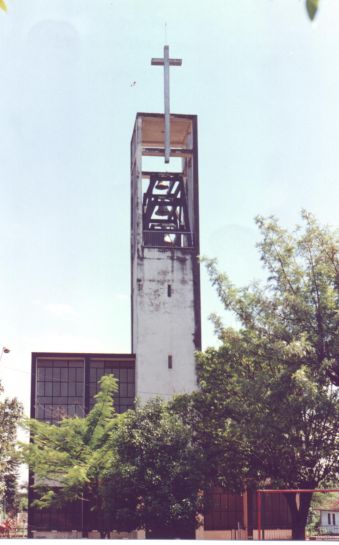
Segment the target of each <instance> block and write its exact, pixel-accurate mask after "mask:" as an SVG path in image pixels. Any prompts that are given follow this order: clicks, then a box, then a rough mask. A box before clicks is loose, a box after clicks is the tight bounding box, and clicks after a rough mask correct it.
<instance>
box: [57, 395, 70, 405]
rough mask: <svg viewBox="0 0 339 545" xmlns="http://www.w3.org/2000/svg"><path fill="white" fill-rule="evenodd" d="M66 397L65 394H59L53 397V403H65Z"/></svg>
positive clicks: (66, 401)
mask: <svg viewBox="0 0 339 545" xmlns="http://www.w3.org/2000/svg"><path fill="white" fill-rule="evenodd" d="M67 403H68V398H67V397H66V396H63V397H61V396H59V397H54V398H53V405H67Z"/></svg>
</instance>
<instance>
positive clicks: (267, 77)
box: [0, 0, 339, 410]
mask: <svg viewBox="0 0 339 545" xmlns="http://www.w3.org/2000/svg"><path fill="white" fill-rule="evenodd" d="M7 4H8V13H7V14H5V13H3V12H0V52H1V61H0V81H1V87H0V120H1V122H0V184H1V198H0V232H1V235H2V236H1V244H0V260H1V268H0V347H1V346H2V345H6V346H9V348H11V353H10V354H7V355H4V357H3V359H2V362H1V364H0V379H1V380H2V381H3V384H4V385H5V387H6V391H7V393H8V394H9V395H15V394H16V395H18V397H19V398H20V399H21V400H22V401H24V403H25V406H26V409H27V410H28V402H29V389H30V384H29V380H30V354H31V352H32V351H41V350H46V351H67V350H71V351H87V350H88V351H93V352H95V351H108V352H128V351H129V350H130V303H129V290H130V272H129V240H130V233H129V227H130V217H129V215H130V198H129V187H130V185H129V142H130V137H131V132H132V128H133V122H134V118H135V114H136V112H137V111H147V112H161V111H162V108H163V100H162V98H163V95H162V70H161V69H159V68H156V67H151V65H150V59H151V57H152V56H161V55H162V48H163V45H164V24H165V22H167V36H168V42H169V44H170V52H171V56H174V57H182V58H183V65H182V67H181V68H173V69H172V70H171V108H172V111H173V112H176V113H189V114H197V115H198V117H199V167H200V215H201V253H202V254H207V255H209V256H210V257H215V256H216V257H218V258H219V261H220V265H221V267H222V268H223V269H225V270H226V271H227V272H228V273H229V274H230V275H231V276H232V278H233V279H234V280H235V281H236V282H237V283H239V284H243V283H246V282H248V281H250V280H252V279H254V278H255V277H259V276H260V275H262V272H261V269H260V263H259V261H258V258H257V254H256V251H255V248H254V244H255V242H256V240H257V232H256V229H255V226H254V223H253V218H254V216H255V215H256V214H262V215H269V214H275V215H277V216H278V217H279V218H280V219H281V222H282V223H283V224H284V225H286V226H288V227H291V226H292V225H294V224H295V223H296V222H298V220H299V212H300V209H301V208H302V207H305V208H306V209H308V210H309V211H311V212H314V214H315V215H316V216H317V217H318V218H319V219H320V221H321V222H323V223H330V224H336V223H337V217H338V213H337V208H338V201H339V198H338V172H339V154H338V149H339V134H338V131H339V105H338V97H339V72H338V58H339V32H338V29H339V25H338V22H339V2H338V0H321V5H320V12H319V14H318V17H317V19H316V21H315V22H314V23H311V22H310V21H309V19H308V18H307V16H306V12H305V7H304V0H210V1H209V2H208V3H207V2H202V1H197V0H180V1H179V0H171V1H169V0H162V1H160V0H156V1H155V0H94V1H93V0H7ZM133 81H136V85H134V86H132V87H131V83H132V82H133ZM202 301H203V308H202V316H203V342H204V345H205V346H206V345H208V344H212V343H213V342H215V341H214V338H213V334H212V327H211V325H210V324H209V323H208V320H207V316H208V314H209V313H210V312H212V311H213V310H217V309H218V303H217V299H216V297H215V295H214V293H213V290H212V288H211V287H210V286H209V284H208V281H207V280H206V275H205V274H203V276H202Z"/></svg>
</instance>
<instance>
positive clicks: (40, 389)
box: [37, 382, 45, 396]
mask: <svg viewBox="0 0 339 545" xmlns="http://www.w3.org/2000/svg"><path fill="white" fill-rule="evenodd" d="M44 385H45V383H44V382H38V385H37V395H38V396H43V395H44Z"/></svg>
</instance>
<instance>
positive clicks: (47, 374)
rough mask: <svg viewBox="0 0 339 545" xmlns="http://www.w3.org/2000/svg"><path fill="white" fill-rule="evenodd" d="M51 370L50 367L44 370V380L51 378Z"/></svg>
mask: <svg viewBox="0 0 339 545" xmlns="http://www.w3.org/2000/svg"><path fill="white" fill-rule="evenodd" d="M52 371H53V369H51V368H49V369H46V370H45V380H52V378H53V377H52Z"/></svg>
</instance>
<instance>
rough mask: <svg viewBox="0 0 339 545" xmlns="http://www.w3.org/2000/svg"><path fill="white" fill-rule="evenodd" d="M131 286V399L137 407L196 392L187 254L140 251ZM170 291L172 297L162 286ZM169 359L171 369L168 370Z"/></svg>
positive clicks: (193, 319) (192, 289) (192, 308)
mask: <svg viewBox="0 0 339 545" xmlns="http://www.w3.org/2000/svg"><path fill="white" fill-rule="evenodd" d="M143 252H144V257H143V258H140V257H139V258H137V263H136V270H137V282H136V284H137V286H136V287H135V286H133V308H134V320H133V321H134V323H133V331H134V342H133V351H134V352H135V353H136V357H137V360H136V394H137V396H138V397H139V399H140V400H141V401H147V400H148V399H149V398H151V397H154V396H155V395H161V396H163V397H164V398H166V399H167V398H168V397H170V396H171V395H172V394H174V393H183V392H191V391H192V390H194V389H195V388H196V385H197V382H196V372H195V357H194V352H195V346H194V332H195V317H194V287H193V271H192V256H191V253H190V252H189V251H187V250H181V249H178V248H176V249H171V250H169V249H157V248H144V250H143ZM168 285H171V297H168V292H167V286H168ZM168 355H172V363H173V368H172V369H169V368H168Z"/></svg>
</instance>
